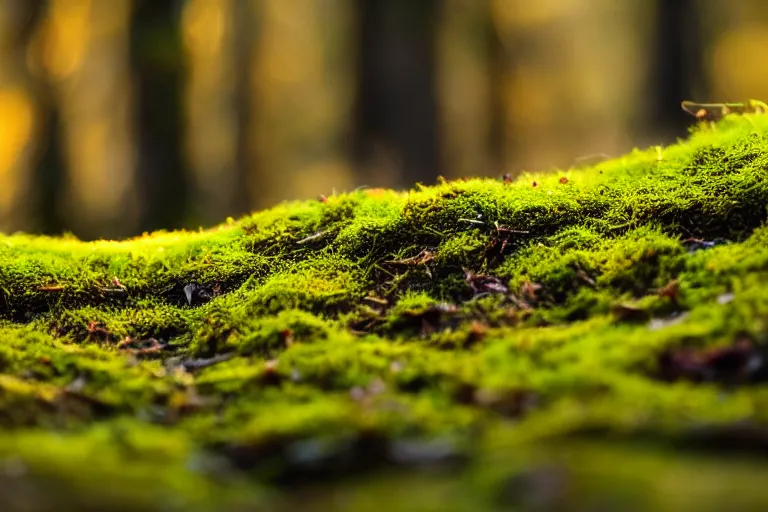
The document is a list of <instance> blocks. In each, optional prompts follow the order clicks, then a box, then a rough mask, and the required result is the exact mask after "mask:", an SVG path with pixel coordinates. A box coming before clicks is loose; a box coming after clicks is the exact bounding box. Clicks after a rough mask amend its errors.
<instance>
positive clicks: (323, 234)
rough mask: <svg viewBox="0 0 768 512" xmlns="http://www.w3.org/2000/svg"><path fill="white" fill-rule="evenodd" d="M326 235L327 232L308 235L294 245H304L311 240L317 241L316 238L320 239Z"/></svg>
mask: <svg viewBox="0 0 768 512" xmlns="http://www.w3.org/2000/svg"><path fill="white" fill-rule="evenodd" d="M327 233H328V231H318V232H317V233H315V234H313V235H309V236H308V237H305V238H302V239H301V240H299V241H298V242H296V243H297V244H299V245H301V244H305V243H307V242H311V241H312V240H317V239H318V238H322V237H323V236H325V235H326V234H327Z"/></svg>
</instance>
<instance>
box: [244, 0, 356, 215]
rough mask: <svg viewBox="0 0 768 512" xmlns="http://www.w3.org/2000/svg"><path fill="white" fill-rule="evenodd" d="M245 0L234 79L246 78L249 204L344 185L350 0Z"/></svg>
mask: <svg viewBox="0 0 768 512" xmlns="http://www.w3.org/2000/svg"><path fill="white" fill-rule="evenodd" d="M252 1H253V3H252V5H253V9H254V11H255V13H254V18H255V20H257V23H256V24H255V26H253V27H250V31H251V33H255V37H254V38H253V39H254V44H253V46H252V54H251V69H250V70H249V74H248V75H246V76H243V77H241V79H242V80H243V81H245V79H246V78H248V79H249V80H250V89H249V94H250V97H249V103H248V104H249V105H250V108H251V113H250V118H249V120H248V132H249V134H250V137H249V139H248V142H249V144H248V145H249V153H250V156H249V161H253V162H256V164H255V166H254V167H255V171H256V172H257V173H258V174H256V172H254V173H251V178H250V179H249V183H250V189H251V196H252V198H253V200H254V203H253V206H254V207H269V206H272V205H274V204H275V202H278V201H281V200H288V199H299V198H301V199H306V198H308V197H317V196H318V195H319V194H321V193H322V194H330V193H331V192H332V191H333V190H334V189H338V190H344V189H347V188H348V187H349V186H351V185H352V180H351V173H350V171H349V166H348V163H347V162H346V161H345V160H344V157H345V156H346V155H345V150H346V147H345V143H346V141H347V140H348V130H349V124H350V123H349V119H350V117H351V110H352V107H351V102H350V98H351V97H352V93H353V91H352V90H351V89H352V84H353V78H352V77H353V72H352V65H351V61H352V59H351V57H350V55H351V54H352V53H353V48H354V43H353V42H352V41H350V37H349V35H350V33H351V30H350V29H349V27H350V26H351V18H352V16H351V13H352V1H351V0H323V1H319V0H290V1H287V0H252ZM241 91H242V94H245V89H244V88H243V89H241ZM241 148H244V145H241Z"/></svg>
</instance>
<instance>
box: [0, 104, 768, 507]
mask: <svg viewBox="0 0 768 512" xmlns="http://www.w3.org/2000/svg"><path fill="white" fill-rule="evenodd" d="M766 132H768V117H766V116H757V115H753V116H728V117H726V118H725V119H723V120H722V121H721V122H719V123H718V124H717V125H711V126H710V125H707V126H702V127H701V128H700V129H698V130H696V131H695V132H693V133H692V135H691V137H690V138H689V139H688V140H686V141H681V142H680V143H678V144H675V145H672V146H669V147H664V148H653V149H651V150H647V151H639V150H636V151H633V152H632V153H630V154H628V155H626V156H624V157H621V158H618V159H615V160H611V161H608V162H603V163H601V164H599V165H597V166H594V167H590V168H583V169H572V170H569V171H567V172H563V173H558V174H527V175H524V176H522V177H521V178H520V179H518V180H517V181H514V182H512V183H504V182H503V181H501V180H498V179H490V178H489V179H471V180H465V181H457V182H441V183H439V184H437V185H435V186H431V187H423V186H420V187H418V188H417V189H414V190H410V191H406V192H394V191H388V190H378V189H374V190H358V191H355V192H352V193H349V194H343V195H335V196H332V197H330V198H328V200H327V201H324V202H320V201H308V202H295V203H286V204H282V205H279V206H277V207H275V208H273V209H271V210H267V211H263V212H259V213H255V214H253V215H251V216H247V217H245V218H243V219H240V220H237V221H229V222H227V223H225V224H223V225H221V226H218V227H216V228H214V229H210V230H205V231H198V232H173V233H167V232H161V233H154V234H149V235H145V236H142V237H138V238H135V239H131V240H125V241H119V242H118V241H98V242H88V243H86V242H80V241H78V240H76V239H73V238H71V237H70V238H50V237H37V236H31V235H25V234H16V235H10V236H0V430H1V431H2V434H3V435H2V436H0V459H2V457H5V458H4V459H2V460H0V485H2V486H3V487H4V488H6V489H7V490H8V491H7V492H3V493H2V495H3V497H2V498H0V502H2V504H3V505H4V507H3V509H4V510H16V509H17V510H42V509H47V508H51V507H52V506H54V505H53V504H54V503H55V504H56V506H65V508H66V506H69V507H70V508H73V509H74V508H77V509H80V510H82V509H93V510H102V509H105V508H112V509H114V508H122V509H126V510H127V509H130V510H136V509H146V510H159V509H164V510H167V509H172V510H176V509H179V510H181V509H184V510H187V509H193V510H194V509H200V510H223V509H230V508H232V507H238V506H239V507H243V508H246V509H252V508H254V507H262V508H264V509H269V510H280V509H282V508H286V509H293V508H295V507H297V506H298V507H308V508H310V509H313V508H314V509H318V510H320V509H322V510H326V509H338V510H345V509H350V510H359V509H361V508H367V509H371V508H373V509H376V508H377V507H378V508H385V507H386V508H388V509H397V510H409V509H414V510H424V509H428V508H429V507H430V506H431V507H433V508H434V506H435V504H436V503H437V502H438V500H439V497H441V496H442V497H446V496H449V497H450V498H447V499H450V502H449V503H448V505H447V508H453V509H456V510H477V509H494V508H496V509H500V510H501V509H508V508H510V507H512V508H514V507H517V508H522V509H529V508H534V509H535V508H536V503H538V502H540V501H537V500H542V499H544V500H554V501H549V502H546V503H548V505H546V506H547V507H549V508H554V509H563V508H564V507H565V506H566V505H567V506H568V507H570V509H584V508H590V507H592V508H594V507H598V508H599V507H603V508H608V509H624V510H627V509H628V510H665V509H668V510H677V509H680V507H683V508H691V507H694V506H695V507H697V508H702V509H708V508H712V509H718V508H722V507H723V506H724V505H725V504H726V503H728V504H732V500H733V499H734V496H733V492H732V491H733V490H743V491H744V493H747V492H749V493H751V494H750V495H749V496H750V497H749V498H746V497H743V496H746V494H742V495H740V496H742V497H743V499H742V498H739V499H742V501H743V503H742V505H743V506H744V507H745V508H752V509H761V508H766V505H767V504H768V494H766V493H764V492H762V491H761V489H762V488H761V487H758V485H759V482H761V479H764V478H765V477H766V476H767V475H768V466H766V465H765V464H764V462H763V461H762V460H760V459H759V458H758V457H756V455H758V454H759V453H761V452H762V450H764V449H765V432H766V431H767V430H766V429H768V413H766V411H768V407H766V406H767V405H768V387H766V383H768V366H766V365H767V364H768V363H766V361H768V294H766V293H765V292H764V283H765V282H766V280H768V244H767V242H768V226H766V225H765V221H766V218H768V209H767V208H768V180H767V179H766V178H768V139H766V135H768V133H766ZM702 479H704V480H705V481H706V482H710V483H711V482H717V485H709V486H708V487H707V489H706V490H703V487H702V483H701V482H702ZM320 481H322V482H324V486H323V487H317V486H316V484H318V482H320ZM542 488H543V489H545V491H546V492H545V493H544V494H545V496H544V497H543V498H542V496H540V495H539V494H537V493H541V489H542ZM608 489H610V492H609V491H608ZM671 489H674V490H671ZM737 494H738V493H737ZM366 500H368V501H366ZM62 503H63V504H65V505H61V504H62ZM445 508H446V504H445V503H442V504H441V508H440V509H441V510H444V509H445Z"/></svg>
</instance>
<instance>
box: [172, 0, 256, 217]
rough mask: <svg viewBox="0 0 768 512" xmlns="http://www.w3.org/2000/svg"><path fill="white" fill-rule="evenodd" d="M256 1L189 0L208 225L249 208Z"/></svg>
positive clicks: (187, 27)
mask: <svg viewBox="0 0 768 512" xmlns="http://www.w3.org/2000/svg"><path fill="white" fill-rule="evenodd" d="M253 22H254V19H253V13H252V11H251V4H250V2H247V1H239V0H188V1H187V2H186V4H185V7H184V13H183V16H182V31H183V35H184V43H185V52H186V57H187V59H186V60H187V62H188V73H187V75H186V83H185V87H184V88H185V106H184V108H185V111H186V118H187V120H188V122H187V127H186V128H187V131H186V140H185V145H186V151H185V153H186V160H187V164H188V167H189V169H190V171H191V174H192V177H193V178H194V186H193V187H192V190H191V193H190V203H191V204H189V214H190V219H189V220H190V221H193V222H195V223H203V224H206V225H210V224H214V223H217V222H220V221H222V220H223V219H224V218H225V217H227V216H230V215H239V214H242V213H245V211H246V210H247V208H248V188H247V182H246V169H247V168H248V167H249V163H250V159H249V155H248V152H247V149H246V148H247V133H248V119H249V114H250V112H249V110H250V69H251V63H250V53H251V45H252V44H253Z"/></svg>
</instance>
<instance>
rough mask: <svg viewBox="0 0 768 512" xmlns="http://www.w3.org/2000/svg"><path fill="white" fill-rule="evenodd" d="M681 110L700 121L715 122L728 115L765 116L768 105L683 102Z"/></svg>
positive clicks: (753, 102)
mask: <svg viewBox="0 0 768 512" xmlns="http://www.w3.org/2000/svg"><path fill="white" fill-rule="evenodd" d="M680 105H681V106H682V107H683V110H685V111H686V112H688V113H689V114H691V115H692V116H693V117H695V118H696V119H698V120H700V121H717V120H718V119H722V118H723V117H725V116H727V115H728V114H765V113H766V112H768V105H766V104H765V103H764V102H762V101H758V100H747V101H745V102H743V103H697V102H695V101H688V100H686V101H683V102H682V103H681V104H680Z"/></svg>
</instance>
